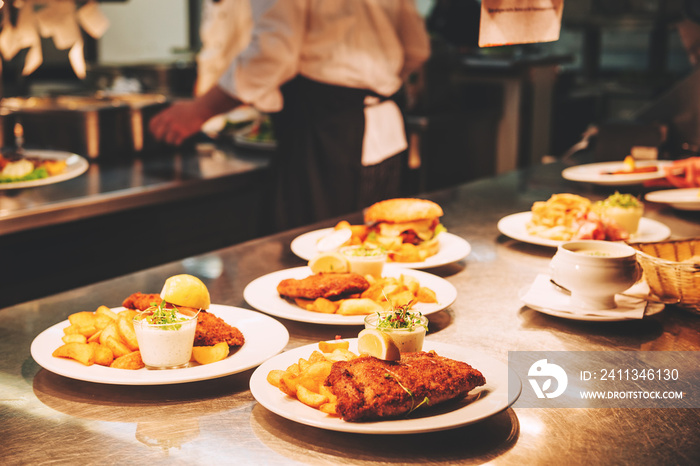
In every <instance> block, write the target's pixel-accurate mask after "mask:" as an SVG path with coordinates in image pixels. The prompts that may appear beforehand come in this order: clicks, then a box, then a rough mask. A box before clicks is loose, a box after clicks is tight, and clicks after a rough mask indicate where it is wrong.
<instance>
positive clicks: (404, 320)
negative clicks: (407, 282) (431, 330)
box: [377, 296, 428, 332]
mask: <svg viewBox="0 0 700 466" xmlns="http://www.w3.org/2000/svg"><path fill="white" fill-rule="evenodd" d="M385 297H386V296H385ZM387 300H388V299H387ZM413 303H414V302H413V301H411V302H410V303H408V304H405V305H403V306H399V307H393V306H392V310H391V311H389V312H387V313H384V314H382V313H380V312H377V328H378V329H380V330H381V329H390V328H405V329H407V330H408V331H413V329H414V328H415V327H417V326H421V327H423V328H425V331H426V332H427V331H428V326H427V325H425V324H424V323H423V321H422V320H421V318H422V317H423V314H421V313H420V312H417V311H411V306H412V305H413Z"/></svg>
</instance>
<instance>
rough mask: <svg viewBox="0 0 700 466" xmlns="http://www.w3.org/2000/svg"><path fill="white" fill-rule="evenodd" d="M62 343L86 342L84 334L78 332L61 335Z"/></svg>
mask: <svg viewBox="0 0 700 466" xmlns="http://www.w3.org/2000/svg"><path fill="white" fill-rule="evenodd" d="M61 340H63V343H87V338H85V335H83V334H80V333H69V334H67V335H63V336H62V337H61Z"/></svg>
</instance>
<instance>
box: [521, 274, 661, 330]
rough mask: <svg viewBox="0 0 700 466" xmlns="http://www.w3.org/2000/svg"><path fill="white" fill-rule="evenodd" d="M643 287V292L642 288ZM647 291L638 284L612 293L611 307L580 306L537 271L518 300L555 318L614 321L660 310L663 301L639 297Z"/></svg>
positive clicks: (639, 316)
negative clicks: (587, 307)
mask: <svg viewBox="0 0 700 466" xmlns="http://www.w3.org/2000/svg"><path fill="white" fill-rule="evenodd" d="M645 289H646V291H645ZM647 293H648V289H647V285H646V284H644V283H638V284H636V285H634V286H633V287H632V288H630V289H629V290H627V291H626V292H625V294H624V295H622V294H616V295H615V304H616V305H617V307H615V308H614V309H580V308H578V307H577V306H576V304H575V303H574V302H572V300H571V296H570V295H569V294H568V293H565V292H563V291H561V290H560V289H559V288H557V287H556V286H555V285H554V284H552V283H551V281H550V276H549V275H547V274H539V275H537V277H536V278H535V281H534V282H533V283H532V285H530V286H529V287H526V288H523V289H522V290H520V293H519V297H520V299H521V300H522V301H523V302H524V303H525V304H526V305H527V306H528V307H530V308H532V309H534V310H536V311H538V312H541V313H543V314H549V315H553V316H556V317H561V318H564V319H572V320H586V321H600V322H617V321H622V320H635V319H642V318H643V317H644V316H645V315H647V316H648V315H653V314H657V313H659V312H661V311H662V310H663V309H664V305H663V304H659V303H651V302H648V301H647V300H645V299H644V298H641V297H633V296H629V295H639V296H645V295H646V294H647Z"/></svg>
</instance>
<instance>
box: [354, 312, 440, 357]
mask: <svg viewBox="0 0 700 466" xmlns="http://www.w3.org/2000/svg"><path fill="white" fill-rule="evenodd" d="M390 314H393V313H392V312H380V313H378V314H370V315H368V316H367V317H365V328H378V327H377V325H378V323H379V321H380V319H383V318H386V317H387V316H389V315H390ZM427 328H428V318H427V317H425V316H423V315H422V316H420V324H417V325H414V326H413V327H410V328H391V327H389V328H387V327H381V328H379V330H381V331H382V332H384V333H387V334H388V335H389V336H390V337H391V339H392V340H394V343H396V346H397V347H398V348H399V351H400V352H402V353H415V352H418V351H421V350H422V349H423V341H424V340H425V332H426V329H427Z"/></svg>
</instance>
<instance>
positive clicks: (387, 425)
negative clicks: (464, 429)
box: [250, 338, 522, 434]
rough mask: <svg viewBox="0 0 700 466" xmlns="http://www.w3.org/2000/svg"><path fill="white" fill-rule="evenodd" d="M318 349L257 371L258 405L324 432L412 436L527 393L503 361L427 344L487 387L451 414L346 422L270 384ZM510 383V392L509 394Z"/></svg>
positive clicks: (483, 413)
mask: <svg viewBox="0 0 700 466" xmlns="http://www.w3.org/2000/svg"><path fill="white" fill-rule="evenodd" d="M317 349H318V345H317V344H311V345H306V346H302V347H300V348H295V349H293V350H290V351H287V352H284V353H282V354H279V355H277V356H275V357H274V358H272V359H270V360H268V361H266V362H265V363H263V364H262V365H261V366H260V367H258V368H257V369H256V370H255V372H253V375H252V377H251V378H250V391H251V392H252V394H253V396H254V397H255V399H256V400H257V401H258V403H260V404H261V405H263V406H264V407H265V408H267V409H269V410H270V411H272V412H273V413H275V414H277V415H279V416H282V417H284V418H286V419H289V420H292V421H295V422H299V423H301V424H306V425H309V426H313V427H319V428H321V429H327V430H335V431H340V432H354V433H362V434H413V433H422V432H434V431H439V430H445V429H453V428H456V427H460V426H464V425H467V424H472V423H474V422H477V421H480V420H482V419H485V418H487V417H489V416H493V415H494V414H497V413H499V412H501V411H503V410H505V409H507V408H508V407H509V406H511V405H512V404H513V403H515V401H516V400H517V399H518V397H519V396H520V391H521V389H522V384H521V382H520V378H519V377H518V375H517V374H516V373H515V372H513V371H512V370H511V369H509V368H508V366H507V365H506V364H504V363H502V362H501V361H498V360H497V359H494V358H491V357H489V356H485V355H483V354H480V353H477V352H476V351H472V350H469V349H467V348H462V347H460V346H455V345H450V344H447V343H438V342H431V341H429V340H426V341H425V344H424V348H423V349H424V350H425V351H429V350H435V351H436V352H437V353H438V354H439V355H440V356H445V357H448V358H451V359H455V360H459V361H463V362H466V363H467V364H469V365H470V366H472V367H474V368H475V369H477V370H479V371H481V373H482V374H484V377H485V378H486V385H484V386H482V387H478V388H475V389H474V390H472V391H471V392H469V395H467V398H465V401H464V402H461V403H459V404H458V405H457V406H456V407H455V409H454V410H452V411H448V412H444V411H440V407H439V406H438V407H436V408H435V409H436V410H438V411H439V414H435V415H432V416H431V415H429V414H428V413H427V412H426V411H424V412H423V413H422V414H423V416H417V417H416V418H414V419H395V420H384V421H374V422H346V421H343V420H342V419H340V418H337V417H334V416H329V415H327V414H324V413H322V412H321V411H319V410H317V409H313V408H310V407H308V406H306V405H304V404H302V403H301V402H299V401H297V400H295V399H294V398H291V397H289V396H287V395H285V394H284V393H282V392H281V391H280V389H279V388H277V387H275V386H273V385H270V383H269V382H268V381H267V380H266V377H267V374H268V373H269V372H270V371H271V370H273V369H285V368H287V367H288V366H289V365H291V364H292V363H295V362H297V361H299V358H308V357H309V355H310V354H311V353H312V352H313V351H314V350H317ZM350 350H351V351H353V352H355V353H356V352H357V339H356V338H355V339H351V340H350ZM509 383H510V384H511V390H508V384H509Z"/></svg>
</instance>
